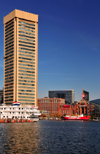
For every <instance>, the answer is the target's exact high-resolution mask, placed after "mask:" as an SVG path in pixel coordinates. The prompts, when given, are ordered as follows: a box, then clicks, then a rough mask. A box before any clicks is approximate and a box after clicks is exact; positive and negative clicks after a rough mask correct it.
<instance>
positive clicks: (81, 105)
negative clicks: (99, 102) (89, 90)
mask: <svg viewBox="0 0 100 154" xmlns="http://www.w3.org/2000/svg"><path fill="white" fill-rule="evenodd" d="M90 109H91V111H93V110H94V105H92V106H90V103H89V102H87V101H86V100H85V92H84V89H83V93H82V99H81V101H80V102H77V103H76V104H73V105H59V106H58V114H60V115H64V114H67V115H81V114H86V115H90Z"/></svg>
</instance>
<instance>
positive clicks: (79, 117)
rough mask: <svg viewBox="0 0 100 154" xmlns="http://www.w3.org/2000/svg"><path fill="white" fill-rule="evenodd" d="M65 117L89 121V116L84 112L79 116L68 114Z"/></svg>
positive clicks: (66, 118)
mask: <svg viewBox="0 0 100 154" xmlns="http://www.w3.org/2000/svg"><path fill="white" fill-rule="evenodd" d="M63 118H64V119H65V120H84V121H88V120H89V116H85V115H83V114H81V115H78V116H70V115H66V116H63Z"/></svg>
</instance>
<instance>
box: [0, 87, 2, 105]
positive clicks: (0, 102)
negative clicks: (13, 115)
mask: <svg viewBox="0 0 100 154" xmlns="http://www.w3.org/2000/svg"><path fill="white" fill-rule="evenodd" d="M2 103H3V90H0V104H2Z"/></svg>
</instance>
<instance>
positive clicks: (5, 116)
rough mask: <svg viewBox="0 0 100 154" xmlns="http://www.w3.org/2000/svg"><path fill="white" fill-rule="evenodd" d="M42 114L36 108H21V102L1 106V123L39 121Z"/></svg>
mask: <svg viewBox="0 0 100 154" xmlns="http://www.w3.org/2000/svg"><path fill="white" fill-rule="evenodd" d="M40 115H41V113H40V111H39V110H38V107H36V106H21V105H20V103H19V102H14V103H13V104H12V105H9V106H8V105H5V104H2V105H1V106H0V123H3V122H7V123H8V122H28V120H29V121H30V122H33V121H38V120H39V118H38V116H40Z"/></svg>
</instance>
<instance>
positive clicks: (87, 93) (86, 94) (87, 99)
mask: <svg viewBox="0 0 100 154" xmlns="http://www.w3.org/2000/svg"><path fill="white" fill-rule="evenodd" d="M84 94H85V100H86V101H89V92H88V91H85V90H84Z"/></svg>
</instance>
